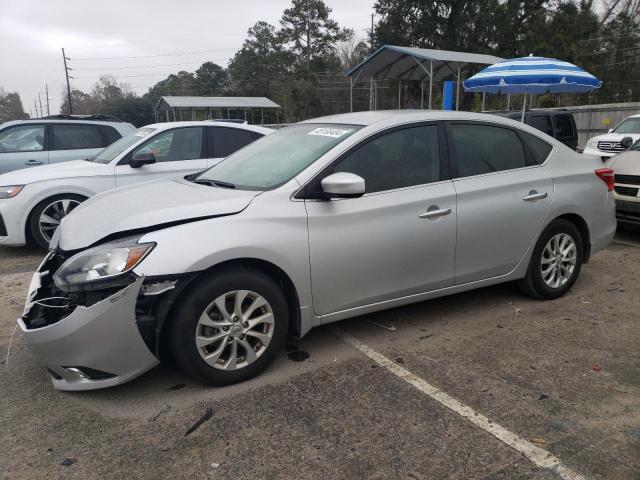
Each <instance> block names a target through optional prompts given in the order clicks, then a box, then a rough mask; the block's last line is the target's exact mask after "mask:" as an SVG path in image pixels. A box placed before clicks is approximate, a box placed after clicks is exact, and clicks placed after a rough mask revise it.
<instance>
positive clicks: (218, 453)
mask: <svg viewBox="0 0 640 480" xmlns="http://www.w3.org/2000/svg"><path fill="white" fill-rule="evenodd" d="M639 246H640V230H639V229H637V228H626V229H621V230H620V232H619V234H618V237H617V240H616V242H615V243H614V244H613V245H612V246H611V247H610V248H609V249H608V250H606V251H604V252H601V253H598V254H597V255H596V256H594V257H593V258H592V260H591V262H590V263H589V264H588V265H586V266H585V267H584V269H583V271H582V274H581V278H580V279H579V281H578V282H577V284H576V285H575V287H574V288H573V289H572V291H571V292H570V293H569V294H568V295H566V296H565V297H563V298H562V299H559V300H556V301H554V302H539V301H535V300H531V299H529V298H527V297H524V296H522V295H521V294H519V293H518V292H517V290H515V289H514V288H513V287H512V286H511V285H501V286H497V287H492V288H485V289H482V290H478V291H475V292H468V293H464V294H460V295H455V296H452V297H448V298H443V299H438V300H433V301H429V302H424V303H420V304H415V305H411V306H407V307H403V308H397V309H393V310H389V311H386V312H380V313H377V314H374V315H368V316H365V317H359V318H357V319H352V320H348V321H345V322H341V323H340V324H339V328H340V329H342V330H344V331H346V332H347V333H349V334H351V335H353V336H354V337H356V338H358V339H359V340H360V341H362V342H364V343H365V344H367V345H368V346H370V347H371V348H373V349H375V350H376V351H378V352H380V353H382V354H383V355H386V356H387V357H388V358H391V359H392V360H394V361H395V362H397V363H398V364H401V365H402V366H403V367H404V368H406V369H407V370H409V371H411V372H412V373H414V374H415V375H418V376H419V377H421V378H423V379H425V380H426V381H428V382H429V383H431V384H432V385H435V386H436V387H438V388H441V389H442V390H444V391H446V392H447V393H449V394H450V395H452V396H454V397H455V398H457V399H458V400H460V401H462V402H464V403H466V404H467V405H469V406H471V407H472V408H474V409H475V410H476V411H478V412H480V413H482V414H484V415H486V416H487V417H489V418H490V419H491V420H493V421H495V422H498V423H500V424H501V425H502V426H504V427H506V428H508V429H509V430H511V431H512V432H514V433H517V434H518V435H520V436H521V437H523V438H526V439H535V441H536V442H538V443H537V444H538V445H540V446H541V447H542V448H545V449H548V450H549V451H550V452H551V453H553V454H554V455H556V456H557V457H559V458H560V459H561V460H562V461H563V463H564V464H565V465H566V466H568V467H569V468H571V469H573V470H574V471H576V472H578V473H580V474H582V475H583V476H584V477H585V478H589V479H607V480H609V479H638V478H640V355H639V353H638V352H639V348H638V347H639V346H640V333H639V329H638V314H637V312H638V311H639V310H640V283H639V282H638V281H637V277H638V274H639V273H640V248H639ZM41 256H42V253H41V252H37V251H34V250H25V249H6V248H4V249H0V412H2V414H1V415H0V458H1V459H2V461H1V463H0V464H1V465H2V468H1V469H0V478H7V479H23V478H24V479H39V478H43V479H44V478H47V479H53V478H78V479H98V478H115V477H123V478H140V479H146V478H149V479H151V478H154V479H155V478H190V479H200V478H202V479H209V478H211V479H214V478H215V479H220V478H229V479H244V478H252V479H255V478H261V479H262V478H265V479H280V478H287V479H288V478H318V479H356V478H372V479H388V478H418V479H440V478H447V479H509V480H513V479H553V478H558V477H556V476H554V474H552V473H551V472H549V471H546V470H543V469H540V468H538V467H536V466H535V465H533V464H532V463H531V462H529V461H528V460H527V459H526V458H525V457H524V456H522V455H521V454H519V453H518V452H516V451H514V450H512V449H511V448H509V447H508V446H506V445H505V444H503V443H501V442H500V441H498V440H497V439H495V438H494V437H492V436H490V435H489V434H487V433H486V432H484V431H482V430H480V429H478V428H477V427H475V426H473V425H472V424H470V423H469V422H468V421H466V420H464V419H463V418H461V417H460V416H458V415H456V414H454V413H453V412H450V411H449V410H447V409H445V408H444V407H442V406H441V405H440V404H438V403H436V402H435V401H433V400H432V399H430V398H429V397H427V396H425V395H423V394H422V393H421V392H419V391H418V390H417V389H415V388H413V387H411V386H410V385H408V384H406V383H405V382H403V381H401V380H400V379H398V378H397V377H396V376H394V375H392V374H391V373H390V372H389V371H387V370H386V369H384V368H381V367H379V366H377V365H375V364H373V363H372V362H371V361H370V360H369V359H367V358H366V357H364V356H363V355H361V354H360V353H359V352H358V351H356V350H355V349H354V348H352V347H351V346H350V345H348V344H346V343H344V342H342V341H341V340H340V339H339V338H338V337H337V336H336V335H335V330H334V326H326V327H322V328H318V329H316V330H314V331H312V332H311V333H310V334H309V335H308V336H307V337H305V338H304V339H303V340H296V341H292V345H291V347H292V348H291V349H292V350H293V349H294V348H293V347H295V349H297V350H298V351H303V352H307V353H308V354H309V358H307V359H306V360H304V361H302V362H299V361H294V360H292V358H294V359H298V360H299V358H296V356H295V355H291V357H292V358H289V356H288V355H287V354H286V353H283V355H282V356H281V358H279V359H278V361H277V362H276V363H275V364H274V365H273V366H272V367H271V368H270V369H269V370H268V371H267V372H266V373H265V374H263V375H262V376H260V377H259V378H256V379H254V380H251V381H249V382H246V383H243V384H240V385H234V386H231V387H226V388H218V389H215V388H205V387H203V386H200V385H197V384H194V383H192V382H191V381H190V380H188V379H186V378H185V377H183V376H182V375H181V374H180V373H179V372H177V371H175V370H174V369H173V368H172V367H170V366H161V367H158V368H156V369H154V370H153V371H151V372H149V373H148V374H146V375H144V376H143V377H141V378H140V379H138V380H135V381H133V382H131V383H129V384H127V385H123V386H120V387H117V388H113V389H109V390H103V391H94V392H84V393H63V392H57V391H54V390H53V389H52V388H51V385H50V383H49V380H48V378H47V375H46V374H45V372H44V371H43V370H42V369H41V368H40V367H39V366H38V365H37V364H36V362H35V359H34V358H33V357H32V356H31V355H30V353H29V351H28V350H27V348H26V346H25V345H24V342H23V341H22V339H21V338H20V336H19V334H16V338H14V340H13V343H12V346H11V353H10V355H9V360H8V363H7V362H6V357H7V349H8V347H9V341H10V338H11V335H12V332H13V331H14V326H15V319H16V318H17V317H18V316H19V315H20V314H21V311H22V307H23V299H24V295H25V291H26V288H27V284H28V281H29V277H30V274H29V272H30V271H32V270H33V269H34V268H35V267H36V266H37V264H38V262H39V261H40V257H41ZM371 322H375V323H378V324H381V325H392V326H393V327H395V328H396V330H395V331H391V330H387V329H385V328H381V327H379V326H376V325H375V324H374V323H371ZM301 357H304V355H302V356H301ZM209 416H210V418H209V419H207V420H205V421H204V422H203V423H202V424H201V425H200V427H199V428H197V429H196V430H195V431H193V432H192V433H190V434H188V435H186V432H187V431H188V429H189V428H190V427H191V426H192V425H193V424H194V423H195V422H196V421H197V420H198V419H200V418H203V417H204V418H206V417H209ZM66 464H69V465H66Z"/></svg>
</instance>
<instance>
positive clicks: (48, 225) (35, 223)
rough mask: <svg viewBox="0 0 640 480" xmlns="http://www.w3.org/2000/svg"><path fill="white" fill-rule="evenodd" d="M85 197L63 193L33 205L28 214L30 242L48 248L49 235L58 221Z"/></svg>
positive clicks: (55, 227)
mask: <svg viewBox="0 0 640 480" xmlns="http://www.w3.org/2000/svg"><path fill="white" fill-rule="evenodd" d="M86 199H87V197H83V196H82V195H76V194H73V193H64V194H61V195H55V196H53V197H50V198H47V199H46V200H43V201H42V202H40V203H39V204H38V205H36V206H35V207H34V209H33V210H32V211H31V214H30V215H29V221H28V225H27V228H28V233H29V240H31V242H30V243H33V244H35V245H36V246H38V247H40V248H43V249H45V250H46V249H48V248H49V241H50V240H51V236H52V235H53V233H54V232H55V231H56V229H57V227H58V225H59V224H60V221H61V220H62V219H63V218H64V217H66V216H67V215H68V214H69V213H71V212H72V211H73V209H74V208H76V207H77V206H78V205H80V204H81V203H82V202H84V201H85V200H86Z"/></svg>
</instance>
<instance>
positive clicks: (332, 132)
mask: <svg viewBox="0 0 640 480" xmlns="http://www.w3.org/2000/svg"><path fill="white" fill-rule="evenodd" d="M352 131H353V130H343V129H342V128H326V127H322V128H316V129H315V130H311V131H310V132H309V133H308V135H320V136H322V137H332V138H340V137H341V136H343V135H346V134H347V133H349V132H352Z"/></svg>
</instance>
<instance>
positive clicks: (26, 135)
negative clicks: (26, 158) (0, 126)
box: [0, 124, 45, 153]
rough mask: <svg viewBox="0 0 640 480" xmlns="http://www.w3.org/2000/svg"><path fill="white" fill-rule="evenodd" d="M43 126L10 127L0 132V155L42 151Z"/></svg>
mask: <svg viewBox="0 0 640 480" xmlns="http://www.w3.org/2000/svg"><path fill="white" fill-rule="evenodd" d="M44 139H45V126H44V125H37V124H35V125H34V124H29V125H20V126H17V127H10V128H7V129H6V130H3V131H2V132H0V153H4V152H39V151H41V150H44Z"/></svg>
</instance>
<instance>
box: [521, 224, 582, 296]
mask: <svg viewBox="0 0 640 480" xmlns="http://www.w3.org/2000/svg"><path fill="white" fill-rule="evenodd" d="M583 252H584V247H583V239H582V235H580V231H579V230H578V228H577V227H576V226H575V225H574V224H573V223H571V222H570V221H568V220H564V219H557V220H554V221H553V222H551V223H550V224H549V225H548V226H547V228H545V229H544V231H543V232H542V234H541V235H540V238H539V239H538V242H537V243H536V246H535V248H534V250H533V253H532V255H531V260H530V261H529V268H528V269H527V276H526V277H525V278H523V279H522V280H520V282H518V286H519V287H520V289H521V290H522V291H523V292H524V293H526V294H527V295H530V296H532V297H534V298H538V299H541V300H553V299H555V298H559V297H561V296H563V295H564V294H565V293H567V292H568V291H569V290H570V289H571V287H572V286H573V284H574V283H575V282H576V280H577V278H578V275H579V274H580V269H581V268H582V262H583V259H584V253H583Z"/></svg>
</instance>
